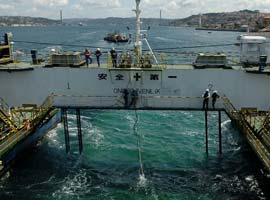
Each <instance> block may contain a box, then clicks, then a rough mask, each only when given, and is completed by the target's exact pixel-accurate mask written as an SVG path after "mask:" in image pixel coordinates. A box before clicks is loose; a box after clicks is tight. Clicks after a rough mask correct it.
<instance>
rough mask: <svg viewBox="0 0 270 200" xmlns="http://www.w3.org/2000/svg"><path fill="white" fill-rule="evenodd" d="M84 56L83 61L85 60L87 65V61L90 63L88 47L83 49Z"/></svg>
mask: <svg viewBox="0 0 270 200" xmlns="http://www.w3.org/2000/svg"><path fill="white" fill-rule="evenodd" d="M84 56H85V62H86V66H87V67H88V65H89V63H90V64H91V63H92V59H91V57H90V56H91V52H90V51H89V49H87V48H86V49H85V51H84Z"/></svg>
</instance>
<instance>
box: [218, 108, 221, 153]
mask: <svg viewBox="0 0 270 200" xmlns="http://www.w3.org/2000/svg"><path fill="white" fill-rule="evenodd" d="M221 131H222V130H221V111H218V138H219V153H220V154H222V134H221Z"/></svg>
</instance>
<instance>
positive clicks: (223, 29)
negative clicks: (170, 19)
mask: <svg viewBox="0 0 270 200" xmlns="http://www.w3.org/2000/svg"><path fill="white" fill-rule="evenodd" d="M195 30H201V31H228V32H247V31H246V30H241V29H225V28H199V27H198V28H195Z"/></svg>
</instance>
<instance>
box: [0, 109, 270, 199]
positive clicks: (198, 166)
mask: <svg viewBox="0 0 270 200" xmlns="http://www.w3.org/2000/svg"><path fill="white" fill-rule="evenodd" d="M137 113H138V119H139V120H138V127H137V135H136V133H134V130H133V126H134V123H135V120H136V115H135V112H134V111H128V112H127V111H83V116H82V128H83V142H84V152H83V155H81V156H79V155H78V142H77V137H76V135H77V132H76V131H77V130H76V124H75V123H76V116H75V115H74V114H73V112H72V111H71V112H70V114H69V126H70V135H71V153H70V154H69V155H66V154H65V145H64V134H63V126H62V125H59V126H58V127H57V128H56V129H55V130H53V131H51V132H50V133H49V134H48V135H47V137H46V138H45V139H44V141H43V142H42V143H41V144H40V145H39V146H38V147H37V148H36V149H35V151H33V152H32V153H29V155H28V156H27V157H25V158H24V160H22V161H21V162H20V163H18V164H17V165H16V166H15V167H14V168H13V169H12V170H11V171H10V176H9V177H6V178H4V180H2V181H1V184H0V195H1V200H2V199H70V200H73V199H102V200H103V199H104V200H105V199H106V200H107V199H142V200H145V199H153V200H156V199H164V200H165V199H170V200H173V199H267V198H269V193H267V190H266V188H267V178H266V177H265V176H263V175H262V173H261V172H260V169H261V168H262V166H261V165H260V163H259V162H258V160H257V159H256V157H255V156H254V154H253V153H252V152H251V150H250V149H249V147H248V146H247V144H246V143H245V141H244V140H243V139H242V136H241V135H240V134H239V133H238V132H237V131H235V130H234V129H233V128H232V127H231V123H230V121H229V120H228V119H227V117H226V115H223V116H222V117H223V123H222V129H223V132H222V136H223V143H222V144H223V154H222V155H219V154H218V137H217V136H218V126H217V125H218V124H217V122H218V119H217V117H218V116H217V113H214V112H210V113H209V123H210V124H209V157H207V156H206V153H205V136H204V113H202V112H173V111H162V112H157V111H138V112H137ZM138 135H140V137H141V140H140V141H141V142H140V147H141V155H142V165H143V168H144V175H145V180H142V179H140V174H139V171H140V162H139V160H138V148H137V147H138V146H137V139H138V137H137V136H138Z"/></svg>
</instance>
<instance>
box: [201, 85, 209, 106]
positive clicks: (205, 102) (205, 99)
mask: <svg viewBox="0 0 270 200" xmlns="http://www.w3.org/2000/svg"><path fill="white" fill-rule="evenodd" d="M202 97H203V109H204V110H207V109H208V103H209V98H210V91H209V89H206V90H205V92H204V93H203V95H202Z"/></svg>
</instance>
